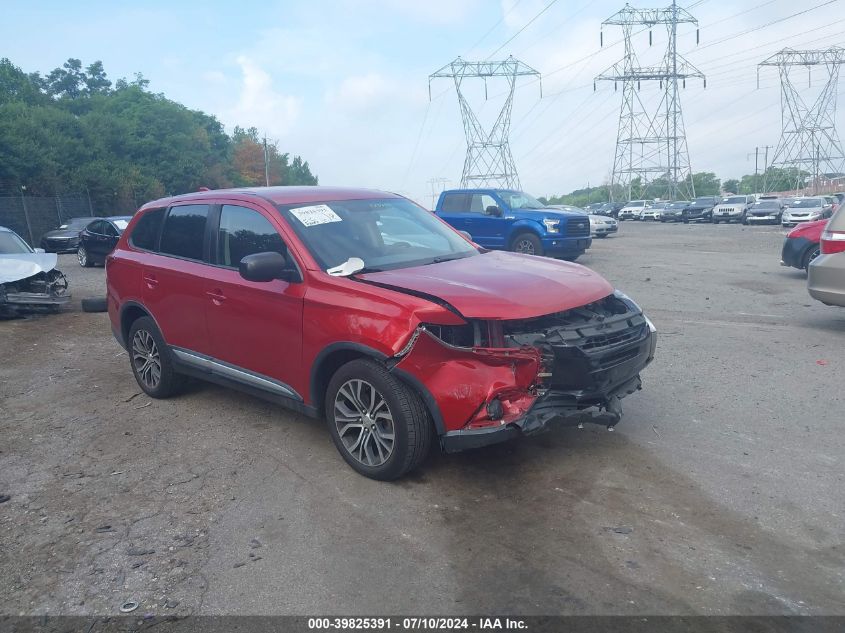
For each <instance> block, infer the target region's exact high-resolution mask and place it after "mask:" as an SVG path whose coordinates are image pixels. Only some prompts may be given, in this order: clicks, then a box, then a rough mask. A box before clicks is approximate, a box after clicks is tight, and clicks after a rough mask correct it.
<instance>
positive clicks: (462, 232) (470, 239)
mask: <svg viewBox="0 0 845 633" xmlns="http://www.w3.org/2000/svg"><path fill="white" fill-rule="evenodd" d="M458 233H460V234H461V235H463V236H464V237H465V238H467V239H468V240H469V241H470V242H471V241H472V235H470V234H469V233H467V232H466V231H458Z"/></svg>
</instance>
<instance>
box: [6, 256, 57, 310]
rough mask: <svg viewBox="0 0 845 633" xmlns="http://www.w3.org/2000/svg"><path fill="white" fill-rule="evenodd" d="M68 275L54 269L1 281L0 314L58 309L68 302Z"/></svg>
mask: <svg viewBox="0 0 845 633" xmlns="http://www.w3.org/2000/svg"><path fill="white" fill-rule="evenodd" d="M70 299H71V293H70V291H69V290H68V281H67V277H65V275H64V274H63V273H62V272H61V271H59V270H56V269H55V268H53V269H51V270H41V271H39V272H37V273H35V274H33V275H30V276H28V277H24V278H22V279H17V280H15V281H7V282H5V283H0V316H3V317H14V316H19V315H21V314H32V313H45V312H57V311H58V310H59V309H60V308H61V306H63V305H64V304H66V303H67V302H69V301H70Z"/></svg>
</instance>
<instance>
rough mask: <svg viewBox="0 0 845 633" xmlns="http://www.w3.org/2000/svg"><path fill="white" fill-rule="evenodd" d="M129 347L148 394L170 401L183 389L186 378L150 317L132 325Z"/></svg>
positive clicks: (137, 377)
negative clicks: (180, 372)
mask: <svg viewBox="0 0 845 633" xmlns="http://www.w3.org/2000/svg"><path fill="white" fill-rule="evenodd" d="M126 345H127V350H126V351H127V352H128V353H129V364H130V366H131V367H132V373H133V374H134V375H135V380H137V381H138V386H139V387H141V389H143V390H144V393H146V394H147V395H148V396H150V397H151V398H169V397H170V396H172V395H175V394H176V393H178V392H179V391H180V390H181V389H182V387H183V386H184V384H185V376H183V375H181V374H179V373H178V372H177V371H176V367H175V365H174V363H173V357H172V355H171V353H170V348H168V347H167V343H165V342H164V338H163V337H162V336H161V332H159V331H158V328H157V327H156V324H155V321H153V320H152V319H151V318H150V317H141V318H139V319H136V320H135V321H134V322H133V323H132V325H131V327H130V328H129V336H128V337H127V341H126Z"/></svg>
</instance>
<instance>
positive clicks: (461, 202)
mask: <svg viewBox="0 0 845 633" xmlns="http://www.w3.org/2000/svg"><path fill="white" fill-rule="evenodd" d="M440 210H441V211H443V212H444V213H462V212H463V213H465V212H467V211H469V195H467V194H465V193H447V194H446V195H445V196H443V203H442V204H441V205H440Z"/></svg>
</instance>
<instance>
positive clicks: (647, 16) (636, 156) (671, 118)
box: [593, 0, 707, 200]
mask: <svg viewBox="0 0 845 633" xmlns="http://www.w3.org/2000/svg"><path fill="white" fill-rule="evenodd" d="M684 23H689V24H695V25H696V26H698V20H696V19H695V18H694V17H693V16H692V15H691V14H690V13H689V12H688V11H686V10H685V9H682V8H680V7H678V6H677V4H676V2H675V1H674V0H673V2H672V5H671V6H669V7H667V8H663V9H635V8H634V7H632V6H630V5H629V4H626V5H625V8H623V9H622V10H621V11H619V12H618V13H616V14H614V15H613V16H611V17H610V18H608V19H607V20H605V21H604V22H602V26H604V25H614V26H621V27H622V33H623V35H624V41H625V56H624V57H623V58H622V60H621V61H619V62H617V63H615V64H614V65H613V66H611V67H610V68H608V69H607V70H606V71H605V72H603V73H602V74H601V75H599V76H598V77H596V81H612V82H613V85H614V89H616V88H617V86H618V84H619V82H621V83H622V109H621V111H620V114H619V131H618V134H617V137H616V157H615V159H614V162H613V175H612V177H611V190H615V187H614V185H620V186H621V188H622V189H623V190H624V191H627V192H628V199H630V197H631V185H632V181H633V180H635V179H639V180H640V183H641V196H642V197H643V198H648V197H653V195H652V196H649V195H647V194H648V189H649V186H650V184H651V183H652V181H654V180H657V179H664V180H665V181H666V184H667V186H666V195H667V197H668V198H669V199H670V200H691V199H693V198H695V186H694V184H693V182H692V169H691V167H690V160H689V150H688V148H687V139H686V133H685V132H684V118H683V113H682V111H681V99H680V92H679V83H680V87H686V80H687V79H689V78H698V79H702V80H703V81H704V87H705V88H706V87H707V81H706V80H705V79H704V74H703V73H702V72H701V71H700V70H698V69H697V68H696V67H695V66H693V65H692V64H691V63H689V62H688V61H687V60H686V59H685V58H684V57H683V56H681V54H680V53H678V46H677V39H678V24H684ZM656 25H664V26H665V27H666V31H667V35H668V39H669V42H668V45H667V47H666V52H665V54H664V55H663V58H662V60H661V62H660V63H659V64H657V65H655V66H641V65H640V64H639V60H638V57H637V52H636V49H635V47H634V44H633V42H632V35H633V30H634V27H635V26H648V27H653V26H656ZM652 41H653V40H652V34H651V32H650V31H649V46H651V44H652ZM601 42H602V44H603V43H604V33H602V35H601ZM696 42H698V30H697V29H696ZM646 81H657V82H659V86H660V89H661V90H662V91H663V93H662V95H661V99H660V103H659V104H658V106H657V108H656V109H655V108H654V107H653V106H652V107H646V105H645V104H644V103H643V100H642V98H641V97H640V88H641V85H642V82H646ZM593 89H595V85H594V86H593ZM651 193H652V194H653V193H655V192H654V191H652V192H651Z"/></svg>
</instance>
